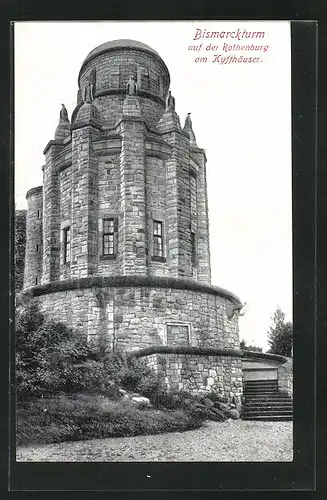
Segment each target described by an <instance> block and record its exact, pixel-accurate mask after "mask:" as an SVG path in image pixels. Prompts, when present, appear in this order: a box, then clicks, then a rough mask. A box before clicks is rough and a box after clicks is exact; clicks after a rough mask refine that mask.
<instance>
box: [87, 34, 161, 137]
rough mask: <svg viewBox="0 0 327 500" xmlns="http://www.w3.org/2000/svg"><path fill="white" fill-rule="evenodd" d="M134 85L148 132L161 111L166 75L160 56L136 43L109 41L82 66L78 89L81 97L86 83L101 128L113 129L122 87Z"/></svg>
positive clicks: (120, 107)
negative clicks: (101, 119) (131, 82)
mask: <svg viewBox="0 0 327 500" xmlns="http://www.w3.org/2000/svg"><path fill="white" fill-rule="evenodd" d="M131 77H132V78H133V79H134V80H135V82H136V83H137V97H138V99H139V102H140V108H141V112H142V116H143V117H144V119H145V121H146V123H147V124H148V126H150V127H151V128H154V127H155V126H156V125H157V123H158V122H159V120H160V118H161V116H162V114H163V112H164V111H165V104H166V103H165V100H166V95H167V93H168V89H169V85H170V75H169V71H168V69H167V66H166V64H165V63H164V61H163V60H162V59H161V57H160V55H159V54H158V53H157V52H156V51H155V50H154V49H152V48H151V47H149V46H148V45H146V44H145V43H142V42H138V41H136V40H126V39H123V40H113V41H110V42H106V43H103V44H101V45H99V46H98V47H96V48H95V49H93V50H92V51H91V52H90V53H89V54H88V55H87V57H86V58H85V60H84V61H83V63H82V66H81V69H80V72H79V77H78V85H79V90H80V92H81V95H84V91H85V88H86V87H87V85H90V83H91V84H92V86H93V96H94V104H95V105H96V107H97V108H98V110H99V112H100V115H101V117H102V118H103V121H104V124H105V125H107V126H109V127H114V126H115V125H116V124H117V122H119V120H120V119H121V116H122V113H123V102H124V98H125V97H126V85H127V82H128V80H129V79H130V78H131Z"/></svg>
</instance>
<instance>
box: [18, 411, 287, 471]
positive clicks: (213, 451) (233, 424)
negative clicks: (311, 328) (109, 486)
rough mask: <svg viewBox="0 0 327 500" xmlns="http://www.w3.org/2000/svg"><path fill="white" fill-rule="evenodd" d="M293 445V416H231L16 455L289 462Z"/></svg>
mask: <svg viewBox="0 0 327 500" xmlns="http://www.w3.org/2000/svg"><path fill="white" fill-rule="evenodd" d="M292 446H293V438H292V422H251V421H243V420H228V421H226V422H222V423H221V422H207V423H206V424H205V425H204V426H203V427H202V428H200V429H196V430H193V431H188V432H174V433H169V434H159V435H154V436H134V437H125V438H109V439H92V440H88V441H74V442H65V443H59V444H52V445H43V446H33V447H32V446H31V447H21V448H18V449H17V461H20V462H21V461H24V462H25V461H32V462H175V461H182V462H183V461H186V462H190V461H195V462H216V461H218V462H242V461H244V462H248V461H255V462H268V461H274V462H286V461H291V460H292Z"/></svg>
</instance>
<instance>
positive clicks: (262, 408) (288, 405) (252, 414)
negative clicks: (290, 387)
mask: <svg viewBox="0 0 327 500" xmlns="http://www.w3.org/2000/svg"><path fill="white" fill-rule="evenodd" d="M242 419H243V420H266V421H273V420H293V400H292V398H291V397H290V396H288V395H287V394H284V393H282V392H279V391H278V386H277V380H250V381H247V382H245V386H244V402H243V410H242Z"/></svg>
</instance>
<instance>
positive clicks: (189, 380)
mask: <svg viewBox="0 0 327 500" xmlns="http://www.w3.org/2000/svg"><path fill="white" fill-rule="evenodd" d="M140 359H142V360H143V361H144V362H145V363H146V364H147V365H148V366H149V367H150V368H151V369H152V370H154V371H155V372H156V373H158V375H160V376H162V377H163V384H164V387H165V389H167V390H185V391H189V392H191V393H196V392H198V391H207V392H210V391H215V392H218V393H219V394H220V395H222V396H224V397H226V398H228V399H229V400H231V399H232V398H233V397H234V398H237V399H238V400H239V398H240V397H241V396H242V394H243V380H242V377H243V375H242V365H241V359H240V358H238V357H232V356H200V355H191V354H152V355H149V356H144V357H143V358H140Z"/></svg>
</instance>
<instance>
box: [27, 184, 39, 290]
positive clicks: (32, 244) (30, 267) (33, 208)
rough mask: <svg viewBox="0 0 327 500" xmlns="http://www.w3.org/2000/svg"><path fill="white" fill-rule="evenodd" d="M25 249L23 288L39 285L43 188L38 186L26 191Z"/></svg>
mask: <svg viewBox="0 0 327 500" xmlns="http://www.w3.org/2000/svg"><path fill="white" fill-rule="evenodd" d="M26 199H27V216H26V251H25V271H24V288H29V287H31V286H35V285H40V283H41V276H42V251H43V244H42V212H43V188H42V186H38V187H35V188H32V189H30V190H29V191H28V192H27V193H26Z"/></svg>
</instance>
